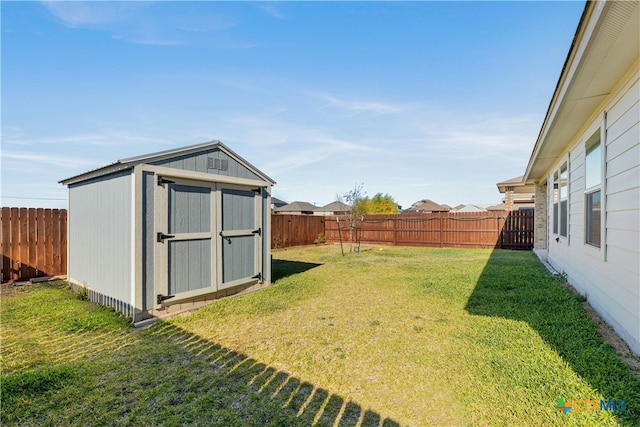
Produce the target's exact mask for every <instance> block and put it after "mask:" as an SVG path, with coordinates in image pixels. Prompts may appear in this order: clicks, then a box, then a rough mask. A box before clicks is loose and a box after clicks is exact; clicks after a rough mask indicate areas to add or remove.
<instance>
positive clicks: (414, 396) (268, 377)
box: [1, 246, 640, 426]
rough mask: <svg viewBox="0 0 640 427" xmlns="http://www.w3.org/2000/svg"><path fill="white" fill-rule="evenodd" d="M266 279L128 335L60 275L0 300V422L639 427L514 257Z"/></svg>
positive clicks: (281, 262) (527, 261) (324, 264)
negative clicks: (249, 290) (261, 285)
mask: <svg viewBox="0 0 640 427" xmlns="http://www.w3.org/2000/svg"><path fill="white" fill-rule="evenodd" d="M274 279H275V283H274V284H273V285H272V286H271V287H270V288H267V289H265V290H262V291H259V292H256V293H253V294H248V295H243V296H239V297H235V298H229V299H226V300H222V301H219V302H216V303H214V304H212V305H210V306H207V307H205V308H203V309H201V310H199V311H197V312H194V313H191V314H189V315H184V316H179V317H175V318H173V319H170V320H167V321H162V322H158V323H156V324H154V325H153V326H152V327H150V328H146V329H141V330H134V329H133V328H132V326H131V325H130V324H129V323H128V322H127V321H126V320H125V319H123V318H121V317H119V316H118V315H117V314H115V313H113V312H112V311H109V310H107V309H104V308H101V307H99V306H97V305H94V304H91V303H88V302H86V301H82V300H80V299H79V298H78V296H77V295H75V294H73V293H71V292H70V291H68V290H67V287H66V286H65V284H64V283H58V284H48V285H33V286H30V287H28V288H24V289H19V290H14V291H11V292H10V293H8V294H5V295H3V298H2V307H1V322H2V329H1V338H2V419H1V421H2V424H3V425H11V424H19V425H41V424H54V425H69V424H72V425H104V424H110V425H113V424H120V425H134V424H138V425H148V424H165V425H183V424H198V425H220V426H229V425H237V426H247V425H273V426H281V425H282V426H286V425H311V424H317V425H386V426H394V425H412V426H428V425H437V426H451V425H454V426H458V425H522V426H528V425H558V426H565V425H574V426H578V425H639V424H640V403H639V401H638V399H639V398H640V383H639V382H638V380H637V379H636V378H635V377H634V376H633V375H632V373H631V372H630V369H629V368H628V367H627V366H626V365H624V364H622V363H621V362H620V361H619V359H618V358H617V357H616V355H615V352H614V351H613V349H612V347H611V346H609V345H608V344H605V343H603V341H602V340H601V338H600V336H599V335H598V332H597V331H596V328H595V326H594V324H593V322H592V321H591V320H590V319H589V318H588V317H587V315H586V314H585V312H584V310H583V308H582V307H581V305H580V298H578V297H576V296H575V295H573V294H571V293H570V292H569V291H568V290H567V289H565V288H564V287H563V286H561V284H560V283H559V282H558V281H556V280H555V279H554V278H553V277H552V276H550V275H549V274H548V273H547V271H546V270H545V269H544V267H542V265H541V264H540V263H539V262H538V260H537V259H536V258H535V256H534V255H533V254H532V253H530V252H510V251H490V250H463V249H430V248H400V247H385V248H378V247H365V248H363V250H362V251H361V252H360V253H359V254H355V253H352V254H347V255H346V256H344V257H343V256H341V254H340V248H339V246H319V247H310V248H300V249H291V250H286V251H278V252H275V253H274ZM559 398H563V399H564V400H565V401H575V400H593V401H597V402H598V403H599V402H600V400H605V401H606V402H609V400H614V401H615V402H616V407H617V409H620V410H619V411H609V410H597V411H596V410H585V411H578V410H572V411H569V412H568V413H567V414H563V413H562V412H561V411H558V410H557V409H556V408H555V406H556V405H557V403H558V399H559Z"/></svg>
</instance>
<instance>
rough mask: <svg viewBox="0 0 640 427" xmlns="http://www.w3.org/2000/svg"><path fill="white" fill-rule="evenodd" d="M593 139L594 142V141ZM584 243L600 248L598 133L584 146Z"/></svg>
mask: <svg viewBox="0 0 640 427" xmlns="http://www.w3.org/2000/svg"><path fill="white" fill-rule="evenodd" d="M594 139H595V141H594ZM584 163H585V192H584V195H585V243H587V244H589V245H592V246H596V247H598V248H599V247H600V226H601V221H602V215H601V212H602V203H601V193H602V149H601V147H600V138H599V131H598V134H596V135H595V138H593V137H592V138H591V140H590V142H589V143H587V146H586V156H585V162H584Z"/></svg>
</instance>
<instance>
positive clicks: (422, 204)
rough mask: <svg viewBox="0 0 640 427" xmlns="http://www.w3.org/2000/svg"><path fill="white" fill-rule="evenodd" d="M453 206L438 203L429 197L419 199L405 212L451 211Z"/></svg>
mask: <svg viewBox="0 0 640 427" xmlns="http://www.w3.org/2000/svg"><path fill="white" fill-rule="evenodd" d="M450 209H451V208H449V207H446V206H442V205H439V204H437V203H436V202H434V201H431V200H429V199H423V200H418V201H417V202H415V203H414V204H413V205H411V207H410V208H409V209H406V210H404V211H403V212H405V213H414V212H415V213H420V212H449V210H450Z"/></svg>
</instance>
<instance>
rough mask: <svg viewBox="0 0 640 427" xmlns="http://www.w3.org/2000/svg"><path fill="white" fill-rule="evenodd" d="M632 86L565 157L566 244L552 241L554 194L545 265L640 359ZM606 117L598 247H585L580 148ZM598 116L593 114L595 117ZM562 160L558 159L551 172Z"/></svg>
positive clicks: (639, 152) (637, 166)
mask: <svg viewBox="0 0 640 427" xmlns="http://www.w3.org/2000/svg"><path fill="white" fill-rule="evenodd" d="M639 81H640V79H639V75H638V73H635V74H634V75H633V77H632V79H631V82H630V83H629V84H627V85H625V86H624V87H623V88H622V89H621V90H620V92H619V93H617V94H613V96H612V98H610V100H609V101H608V104H607V105H605V106H604V109H603V110H601V111H600V112H599V113H600V114H599V115H597V114H596V115H595V116H593V117H597V118H596V119H594V120H593V122H592V123H589V124H587V125H588V126H586V127H585V128H583V131H582V132H583V133H581V134H580V135H577V138H576V139H575V140H574V141H575V142H574V143H573V144H572V146H571V148H570V150H569V153H568V158H569V238H568V240H564V239H561V240H560V241H559V242H556V241H555V238H556V237H557V236H556V235H555V234H553V229H552V224H553V221H552V218H551V214H552V211H553V210H552V208H551V207H552V206H553V198H552V191H553V190H552V189H550V194H549V206H550V208H549V211H550V212H549V242H550V243H549V249H548V259H549V262H550V263H551V264H552V265H553V266H554V268H556V269H557V270H559V271H561V272H562V271H563V272H565V273H566V274H567V275H568V278H569V281H570V283H571V284H572V285H574V286H575V287H576V289H577V290H578V291H579V292H581V293H582V294H585V295H587V298H588V300H589V302H590V303H591V305H592V306H593V307H594V308H595V309H596V310H597V311H598V312H599V313H600V314H601V315H602V316H603V317H604V318H605V320H606V321H607V322H608V323H610V324H611V325H612V326H613V327H614V329H616V331H617V332H618V333H619V334H620V335H621V336H622V337H623V338H625V340H626V341H627V342H628V343H629V345H630V346H631V348H632V349H633V350H634V351H635V352H636V353H640V83H639ZM604 111H606V112H607V118H606V126H607V129H606V141H604V144H603V149H604V150H603V151H604V153H605V154H604V155H605V159H604V163H605V168H604V181H603V196H604V197H603V203H604V206H603V207H604V210H605V211H604V213H605V214H604V215H603V221H605V227H604V229H605V232H604V235H603V236H602V247H601V248H600V249H598V248H594V247H592V246H590V245H587V244H585V234H584V224H585V212H584V209H585V203H584V197H585V196H584V191H585V184H584V158H585V150H584V145H585V142H586V141H587V139H588V138H589V137H590V136H591V135H592V134H593V132H595V131H596V130H597V128H598V126H600V125H601V124H602V123H604V121H603V119H602V118H603V117H604V115H603V112H604ZM596 113H597V112H596ZM565 159H566V157H563V158H561V159H558V162H557V164H556V165H555V166H554V168H553V169H552V170H550V171H549V173H548V177H549V182H553V172H554V170H555V169H556V168H558V167H559V165H560V164H561V163H562V162H564V161H565Z"/></svg>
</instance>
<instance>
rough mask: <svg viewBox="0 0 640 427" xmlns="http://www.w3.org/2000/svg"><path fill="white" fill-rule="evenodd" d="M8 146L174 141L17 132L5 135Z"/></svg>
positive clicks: (120, 134)
mask: <svg viewBox="0 0 640 427" xmlns="http://www.w3.org/2000/svg"><path fill="white" fill-rule="evenodd" d="M2 143H3V144H6V145H17V146H53V145H58V144H77V145H89V146H96V147H116V146H130V145H133V144H137V145H139V144H147V145H171V144H172V141H168V140H164V139H160V138H152V137H145V136H138V135H131V134H127V133H126V132H113V131H105V132H104V133H91V134H79V135H67V136H54V137H38V138H29V137H25V134H24V133H23V132H20V131H17V130H15V131H14V132H13V133H11V134H9V135H5V137H4V138H3V141H2Z"/></svg>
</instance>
